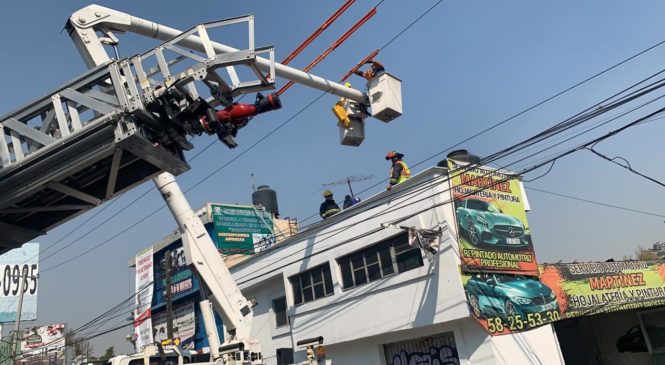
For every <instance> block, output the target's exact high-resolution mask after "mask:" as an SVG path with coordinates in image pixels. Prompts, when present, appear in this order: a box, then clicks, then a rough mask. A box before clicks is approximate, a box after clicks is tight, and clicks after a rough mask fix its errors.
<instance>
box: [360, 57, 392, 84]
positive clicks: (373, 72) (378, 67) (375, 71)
mask: <svg viewBox="0 0 665 365" xmlns="http://www.w3.org/2000/svg"><path fill="white" fill-rule="evenodd" d="M365 63H368V64H370V65H371V66H370V67H369V68H368V69H367V70H365V71H360V70H356V71H354V72H353V73H354V74H356V75H358V76H362V77H364V78H365V79H366V80H367V81H368V82H369V81H371V80H372V79H373V78H375V77H377V76H378V75H379V74H380V73H381V72H385V71H386V69H385V67H383V65H382V64H381V62H379V61H374V60H369V61H365Z"/></svg>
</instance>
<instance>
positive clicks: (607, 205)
mask: <svg viewBox="0 0 665 365" xmlns="http://www.w3.org/2000/svg"><path fill="white" fill-rule="evenodd" d="M526 188H527V189H528V190H533V191H537V192H540V193H543V194H549V195H554V196H558V197H561V198H567V199H572V200H578V201H581V202H585V203H589V204H595V205H600V206H603V207H608V208H614V209H620V210H625V211H628V212H633V213H640V214H646V215H650V216H654V217H660V218H665V214H658V213H653V212H647V211H645V210H639V209H633V208H627V207H622V206H619V205H616V204H608V203H603V202H599V201H594V200H590V199H585V198H580V197H576V196H572V195H566V194H561V193H555V192H552V191H547V190H543V189H538V188H534V187H532V186H526Z"/></svg>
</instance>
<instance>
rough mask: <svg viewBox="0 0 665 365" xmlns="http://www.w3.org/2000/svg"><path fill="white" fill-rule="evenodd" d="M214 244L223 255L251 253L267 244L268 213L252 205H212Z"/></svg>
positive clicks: (271, 227)
mask: <svg viewBox="0 0 665 365" xmlns="http://www.w3.org/2000/svg"><path fill="white" fill-rule="evenodd" d="M212 220H213V223H214V226H215V236H216V237H215V238H216V241H217V247H218V248H219V249H220V251H222V253H225V254H245V255H249V254H253V253H255V252H257V251H261V250H263V249H266V248H268V247H270V246H271V244H272V241H273V238H272V229H273V222H272V215H271V214H270V213H267V212H264V211H259V210H256V209H254V208H253V207H241V206H237V205H212Z"/></svg>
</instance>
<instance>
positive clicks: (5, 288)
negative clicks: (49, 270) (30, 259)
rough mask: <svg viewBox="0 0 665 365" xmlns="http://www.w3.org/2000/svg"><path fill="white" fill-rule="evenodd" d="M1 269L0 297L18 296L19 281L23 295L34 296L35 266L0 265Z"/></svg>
mask: <svg viewBox="0 0 665 365" xmlns="http://www.w3.org/2000/svg"><path fill="white" fill-rule="evenodd" d="M0 269H2V295H3V296H5V297H11V296H18V295H19V290H20V289H19V288H20V284H21V279H22V278H23V279H24V280H25V281H24V282H23V293H24V294H29V295H34V294H35V293H37V264H23V265H19V264H14V265H1V266H0Z"/></svg>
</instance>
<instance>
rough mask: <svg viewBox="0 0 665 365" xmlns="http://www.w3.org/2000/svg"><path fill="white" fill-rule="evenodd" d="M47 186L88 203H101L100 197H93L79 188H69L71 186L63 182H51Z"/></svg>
mask: <svg viewBox="0 0 665 365" xmlns="http://www.w3.org/2000/svg"><path fill="white" fill-rule="evenodd" d="M48 188H49V189H52V190H55V191H58V192H60V193H63V194H67V195H69V196H73V197H74V198H76V199H80V200H83V201H84V202H88V203H90V204H94V205H99V204H101V203H102V200H101V199H99V198H97V197H94V196H92V195H90V194H86V193H84V192H82V191H80V190H76V189H74V188H71V187H69V186H67V185H65V184H62V183H58V182H52V183H50V184H48Z"/></svg>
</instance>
